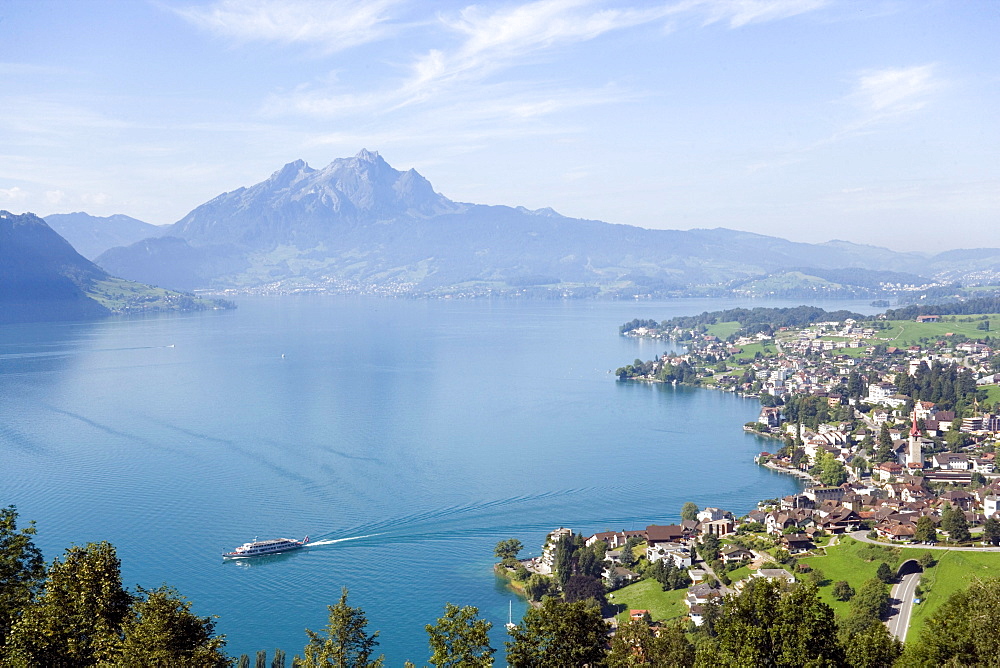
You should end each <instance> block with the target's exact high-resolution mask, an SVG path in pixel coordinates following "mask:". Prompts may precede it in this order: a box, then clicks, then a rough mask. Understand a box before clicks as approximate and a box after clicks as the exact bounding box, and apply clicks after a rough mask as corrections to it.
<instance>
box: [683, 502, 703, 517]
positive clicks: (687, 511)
mask: <svg viewBox="0 0 1000 668" xmlns="http://www.w3.org/2000/svg"><path fill="white" fill-rule="evenodd" d="M698 510H699V508H698V505H697V504H696V503H695V502H694V501H685V502H684V505H683V506H681V519H682V520H688V521H691V522H694V521H695V520H696V519H698Z"/></svg>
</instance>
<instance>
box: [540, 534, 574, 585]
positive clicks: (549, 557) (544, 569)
mask: <svg viewBox="0 0 1000 668" xmlns="http://www.w3.org/2000/svg"><path fill="white" fill-rule="evenodd" d="M564 536H565V537H569V538H572V536H573V530H572V529H566V528H564V527H559V528H558V529H556V530H555V531H552V532H550V533H549V535H548V536H546V537H545V546H544V547H543V548H542V556H541V557H539V561H538V566H537V570H538V572H539V573H541V574H542V575H549V574H550V573H552V572H553V571H554V570H555V563H556V545H557V544H558V543H559V540H560V539H561V538H563V537H564Z"/></svg>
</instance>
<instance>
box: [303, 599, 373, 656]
mask: <svg viewBox="0 0 1000 668" xmlns="http://www.w3.org/2000/svg"><path fill="white" fill-rule="evenodd" d="M327 608H328V609H329V610H330V618H329V622H328V623H327V625H326V627H325V628H324V629H323V631H324V632H323V634H320V633H316V632H315V631H310V630H309V629H306V635H307V636H309V643H308V644H307V645H306V647H305V650H304V652H303V653H304V657H303V658H299V657H295V665H296V666H303V667H304V668H320V667H323V668H327V667H330V668H379V667H380V666H381V665H382V663H383V662H384V661H385V658H384V657H383V656H379V657H378V658H375V659H373V658H372V654H373V653H374V651H375V648H376V647H377V646H378V640H376V638H377V637H378V631H376V632H375V633H373V634H371V635H368V634H367V633H366V631H365V628H366V627H367V626H368V618H367V617H366V616H365V612H364V610H362V609H361V608H352V607H351V606H349V605H348V604H347V588H346V587H344V588H343V589H342V590H341V593H340V601H339V602H338V603H337V604H336V605H330V606H327Z"/></svg>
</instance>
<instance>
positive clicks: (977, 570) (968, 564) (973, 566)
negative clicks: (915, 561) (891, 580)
mask: <svg viewBox="0 0 1000 668" xmlns="http://www.w3.org/2000/svg"><path fill="white" fill-rule="evenodd" d="M911 551H912V552H916V553H920V550H906V552H911ZM934 557H935V558H937V559H938V563H937V565H936V566H934V567H932V568H929V569H927V570H926V571H925V572H924V574H923V575H922V576H921V578H920V587H921V589H923V590H924V595H923V597H922V598H923V601H922V602H921V604H920V605H917V606H914V608H913V618H912V619H911V620H910V634H911V635H909V636H907V637H909V638H912V639H915V638H917V637H918V636H919V634H920V631H921V630H922V629H923V626H924V623H925V622H926V620H927V618H928V617H930V615H931V614H932V613H933V612H934V611H935V610H937V609H938V608H939V607H940V606H941V604H942V603H944V602H945V601H946V600H948V597H949V596H951V595H952V594H954V593H955V592H957V591H959V590H961V589H964V588H965V587H967V586H968V585H969V584H970V583H971V582H973V581H975V580H983V579H987V578H997V577H1000V552H952V551H947V552H945V551H943V550H934Z"/></svg>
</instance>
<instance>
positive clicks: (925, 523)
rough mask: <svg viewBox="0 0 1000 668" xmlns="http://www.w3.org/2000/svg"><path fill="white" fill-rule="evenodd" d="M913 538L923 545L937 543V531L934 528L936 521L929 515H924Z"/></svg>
mask: <svg viewBox="0 0 1000 668" xmlns="http://www.w3.org/2000/svg"><path fill="white" fill-rule="evenodd" d="M913 537H914V538H915V539H917V540H919V541H921V542H923V543H936V542H937V529H936V528H935V527H934V520H933V519H931V518H930V516H928V515H923V516H921V517H920V519H918V520H917V530H916V532H915V533H914V534H913Z"/></svg>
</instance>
